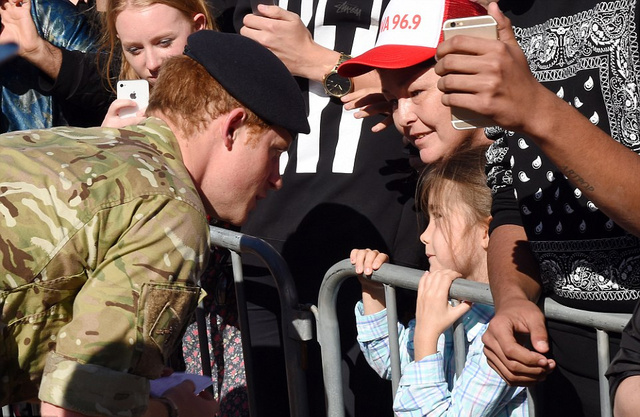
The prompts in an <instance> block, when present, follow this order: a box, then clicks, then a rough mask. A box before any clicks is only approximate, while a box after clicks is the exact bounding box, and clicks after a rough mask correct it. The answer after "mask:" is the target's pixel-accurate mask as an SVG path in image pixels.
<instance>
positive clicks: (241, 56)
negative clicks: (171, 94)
mask: <svg viewBox="0 0 640 417" xmlns="http://www.w3.org/2000/svg"><path fill="white" fill-rule="evenodd" d="M184 53H185V55H187V56H189V57H191V58H193V59H194V60H196V61H197V62H199V63H200V64H202V66H203V67H205V68H206V70H207V72H209V74H211V76H212V77H213V78H215V79H216V80H217V81H218V82H219V83H220V84H221V85H222V86H223V87H224V89H225V90H227V92H228V93H229V94H231V95H232V96H233V98H235V99H236V100H238V101H239V102H240V103H242V104H243V105H244V106H246V107H247V108H249V109H251V111H253V112H254V113H255V114H256V115H258V116H259V117H260V118H261V119H262V120H264V121H265V122H266V123H268V124H269V125H272V126H279V127H282V128H285V129H287V130H288V131H289V133H291V136H292V137H294V136H295V135H296V134H297V133H309V131H310V128H309V122H308V121H307V112H306V107H305V104H304V100H303V98H302V93H301V92H300V88H299V87H298V83H296V80H295V79H294V78H293V76H292V75H291V73H290V72H289V70H288V69H287V67H286V66H285V65H284V63H282V61H280V59H279V58H278V57H277V56H275V55H274V54H273V53H272V52H271V51H270V50H268V49H267V48H265V47H264V46H262V45H260V44H259V43H258V42H256V41H254V40H252V39H249V38H247V37H245V36H242V35H238V34H235V33H224V32H216V31H212V30H199V31H197V32H194V33H192V34H191V35H189V37H188V38H187V45H186V46H185V47H184Z"/></svg>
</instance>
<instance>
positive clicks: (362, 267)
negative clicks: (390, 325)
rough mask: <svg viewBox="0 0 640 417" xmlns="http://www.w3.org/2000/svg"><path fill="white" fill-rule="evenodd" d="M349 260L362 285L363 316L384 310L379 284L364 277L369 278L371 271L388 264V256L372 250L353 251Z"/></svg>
mask: <svg viewBox="0 0 640 417" xmlns="http://www.w3.org/2000/svg"><path fill="white" fill-rule="evenodd" d="M349 259H350V260H351V264H352V265H353V266H354V268H355V270H356V273H357V274H358V280H360V285H362V304H363V306H364V314H365V315H368V314H373V313H377V312H378V311H382V310H384V309H385V307H386V303H385V299H384V287H383V286H382V284H380V283H379V282H374V281H371V280H370V279H367V278H366V277H368V276H371V274H373V271H376V270H378V269H379V268H380V267H381V266H382V264H384V263H385V262H389V256H388V255H387V254H386V253H382V252H380V251H377V250H374V249H353V250H352V251H351V255H350V256H349Z"/></svg>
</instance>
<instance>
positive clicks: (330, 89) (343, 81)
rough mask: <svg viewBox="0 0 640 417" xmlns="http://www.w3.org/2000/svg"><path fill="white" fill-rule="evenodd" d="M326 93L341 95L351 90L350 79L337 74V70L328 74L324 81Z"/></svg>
mask: <svg viewBox="0 0 640 417" xmlns="http://www.w3.org/2000/svg"><path fill="white" fill-rule="evenodd" d="M324 86H325V88H326V89H327V93H329V94H330V95H332V96H334V97H342V96H344V95H347V94H348V93H349V92H350V91H351V80H350V79H349V78H346V77H343V76H341V75H339V74H338V73H337V72H334V73H332V74H329V76H327V79H326V80H325V82H324Z"/></svg>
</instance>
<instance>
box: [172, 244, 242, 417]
mask: <svg viewBox="0 0 640 417" xmlns="http://www.w3.org/2000/svg"><path fill="white" fill-rule="evenodd" d="M201 286H202V288H204V290H205V291H206V292H207V297H206V298H205V299H204V308H205V312H206V322H207V340H208V342H209V352H210V356H211V374H212V379H213V391H214V396H215V398H216V400H218V401H219V403H220V415H221V416H222V417H237V416H249V401H248V396H247V383H246V377H245V370H244V358H243V355H242V339H241V336H240V328H239V325H238V309H237V305H236V296H235V288H234V283H233V271H232V268H231V262H230V253H229V251H228V250H227V249H221V248H214V252H213V257H212V259H211V261H210V263H209V267H208V268H207V270H206V272H205V273H204V274H203V276H202V278H201ZM182 353H183V356H184V362H185V366H186V372H190V373H197V374H203V370H202V359H201V355H200V344H199V333H198V324H197V323H196V322H193V323H192V324H191V325H189V327H188V328H187V331H186V333H185V335H184V338H183V341H182Z"/></svg>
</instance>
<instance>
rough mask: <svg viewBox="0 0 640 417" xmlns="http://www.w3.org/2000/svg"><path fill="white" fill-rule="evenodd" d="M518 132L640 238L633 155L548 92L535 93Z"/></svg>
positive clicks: (639, 168) (638, 168)
mask: <svg viewBox="0 0 640 417" xmlns="http://www.w3.org/2000/svg"><path fill="white" fill-rule="evenodd" d="M545 90H546V89H545ZM540 98H541V99H540ZM522 130H523V132H522V133H525V134H527V135H529V136H531V138H532V139H533V140H534V142H535V143H536V144H537V145H538V146H539V147H540V149H541V150H542V151H543V152H544V153H545V155H547V156H548V157H549V158H550V159H551V161H552V162H553V163H554V164H555V165H556V166H557V167H558V168H559V169H560V170H561V171H562V173H563V174H564V175H565V176H567V178H569V180H570V181H571V182H572V183H573V184H575V185H576V187H578V188H579V189H580V191H582V193H583V195H584V196H586V197H587V198H588V199H589V200H591V201H593V202H594V203H595V205H596V206H598V208H599V209H601V210H602V211H603V212H604V213H605V214H606V215H607V216H609V217H611V218H612V219H613V220H614V221H615V222H616V223H617V224H619V225H620V226H621V227H623V228H625V229H626V230H627V231H628V232H630V233H633V234H634V235H636V236H640V212H639V211H638V210H633V209H632V208H634V207H638V206H639V205H640V187H637V186H635V184H637V182H638V179H637V178H638V172H640V156H639V155H638V154H636V153H635V152H633V151H632V150H630V149H628V148H627V147H625V146H624V145H622V144H620V143H618V142H617V141H616V140H614V139H612V138H611V137H610V136H609V135H607V134H606V133H605V132H603V131H602V130H601V129H600V128H598V127H597V126H595V125H594V124H593V123H592V122H591V121H590V120H589V119H587V118H586V117H584V116H583V115H582V114H580V113H579V112H578V111H577V110H576V109H575V108H573V107H572V106H570V105H569V104H567V103H566V102H564V101H563V100H561V99H560V98H558V97H557V96H556V95H555V94H553V93H552V92H551V91H548V90H546V93H544V94H540V95H539V99H538V100H537V103H536V105H535V106H534V108H533V109H532V113H531V115H530V117H529V118H528V120H527V122H526V123H525V125H524V126H523V129H522Z"/></svg>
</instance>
